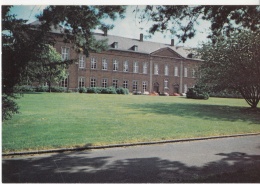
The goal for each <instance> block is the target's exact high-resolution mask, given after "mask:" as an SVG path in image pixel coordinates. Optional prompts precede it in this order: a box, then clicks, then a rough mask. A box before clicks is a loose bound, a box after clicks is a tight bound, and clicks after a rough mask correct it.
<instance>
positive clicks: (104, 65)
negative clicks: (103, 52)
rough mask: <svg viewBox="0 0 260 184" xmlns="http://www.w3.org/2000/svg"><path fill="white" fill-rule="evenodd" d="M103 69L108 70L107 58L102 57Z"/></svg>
mask: <svg viewBox="0 0 260 184" xmlns="http://www.w3.org/2000/svg"><path fill="white" fill-rule="evenodd" d="M102 70H107V59H106V58H103V59H102Z"/></svg>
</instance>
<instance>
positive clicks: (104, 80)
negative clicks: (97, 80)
mask: <svg viewBox="0 0 260 184" xmlns="http://www.w3.org/2000/svg"><path fill="white" fill-rule="evenodd" d="M102 87H103V88H107V79H102Z"/></svg>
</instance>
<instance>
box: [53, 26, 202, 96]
mask: <svg viewBox="0 0 260 184" xmlns="http://www.w3.org/2000/svg"><path fill="white" fill-rule="evenodd" d="M58 32H59V31H57V30H56V32H55V31H53V33H58ZM94 36H95V38H96V39H97V40H101V39H107V40H108V45H109V49H108V50H107V51H104V52H101V53H90V54H89V57H86V56H85V55H84V54H78V53H76V52H75V51H74V50H73V49H72V48H71V45H70V44H65V43H63V42H62V40H60V41H57V42H56V44H55V46H54V47H55V48H56V50H57V51H58V52H60V53H61V55H62V58H63V59H68V58H69V59H77V62H75V63H73V64H72V65H70V67H69V69H68V73H69V75H68V77H67V78H66V79H64V80H63V81H62V82H61V83H60V85H61V86H62V87H66V88H68V89H69V90H73V91H74V90H77V89H78V88H80V87H109V86H114V87H115V88H118V87H123V88H128V89H129V91H130V92H141V93H144V92H150V93H152V92H156V93H168V94H170V95H172V94H173V93H185V92H186V91H187V89H188V88H189V87H193V86H194V85H195V82H196V71H197V70H198V66H199V64H200V62H201V60H200V59H195V58H193V57H192V49H188V48H184V47H178V46H175V45H174V40H169V44H163V43H155V42H150V41H144V39H143V34H140V37H139V39H131V38H125V37H119V36H112V35H108V34H107V32H104V34H101V33H100V34H99V33H95V34H94Z"/></svg>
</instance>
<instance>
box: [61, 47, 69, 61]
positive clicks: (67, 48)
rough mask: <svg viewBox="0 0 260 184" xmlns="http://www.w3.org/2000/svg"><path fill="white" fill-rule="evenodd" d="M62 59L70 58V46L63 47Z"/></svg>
mask: <svg viewBox="0 0 260 184" xmlns="http://www.w3.org/2000/svg"><path fill="white" fill-rule="evenodd" d="M61 59H62V61H65V60H68V59H70V48H69V47H61Z"/></svg>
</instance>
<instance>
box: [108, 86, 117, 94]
mask: <svg viewBox="0 0 260 184" xmlns="http://www.w3.org/2000/svg"><path fill="white" fill-rule="evenodd" d="M107 89H108V94H117V93H116V88H114V87H113V86H110V87H108V88H107Z"/></svg>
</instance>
